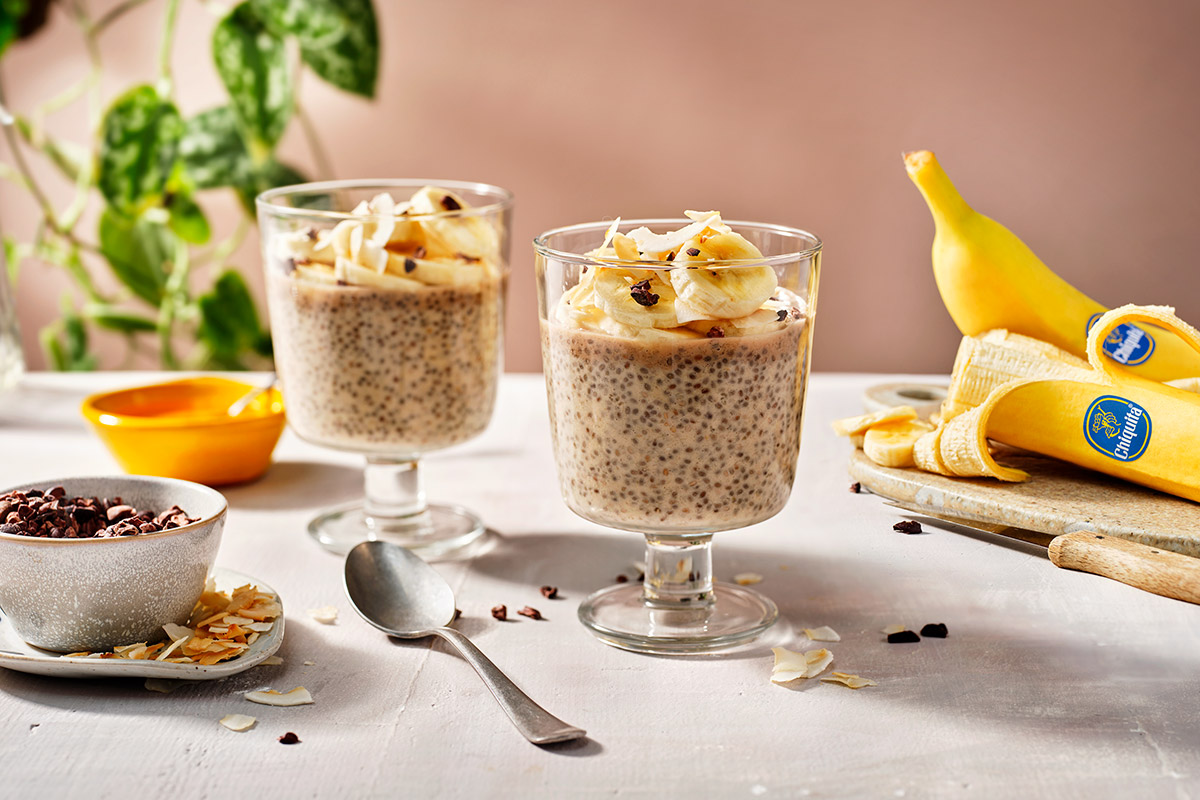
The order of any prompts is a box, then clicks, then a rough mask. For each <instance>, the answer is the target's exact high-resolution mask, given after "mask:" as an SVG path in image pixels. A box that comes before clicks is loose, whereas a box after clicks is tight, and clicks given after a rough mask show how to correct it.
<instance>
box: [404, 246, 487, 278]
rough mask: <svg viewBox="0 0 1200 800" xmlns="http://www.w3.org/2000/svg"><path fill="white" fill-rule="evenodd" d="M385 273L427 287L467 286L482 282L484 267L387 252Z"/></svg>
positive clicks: (463, 262) (462, 262) (480, 264)
mask: <svg viewBox="0 0 1200 800" xmlns="http://www.w3.org/2000/svg"><path fill="white" fill-rule="evenodd" d="M387 272H388V273H389V274H391V275H395V276H397V277H400V278H405V279H407V280H410V281H418V282H420V283H424V284H426V285H428V286H467V285H470V284H475V283H480V282H482V280H483V276H484V267H483V264H482V263H479V264H473V263H470V262H466V261H458V262H454V261H430V260H428V259H425V258H413V257H411V256H401V255H397V254H396V253H391V252H389V253H388V264H387Z"/></svg>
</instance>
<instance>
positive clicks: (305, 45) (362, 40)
mask: <svg viewBox="0 0 1200 800" xmlns="http://www.w3.org/2000/svg"><path fill="white" fill-rule="evenodd" d="M250 2H251V3H252V4H253V6H254V10H255V12H257V14H258V16H259V18H260V19H262V20H263V21H264V22H265V23H266V25H267V27H268V28H270V29H271V30H272V31H274V32H275V33H276V34H278V35H280V36H284V35H291V36H295V37H296V38H297V39H298V40H299V42H300V57H301V58H302V59H303V60H304V63H305V64H307V65H308V66H309V67H311V68H312V70H313V72H315V73H317V74H318V75H320V76H321V77H322V78H324V79H325V80H326V81H328V82H329V83H332V84H333V85H334V86H336V87H338V88H339V89H344V90H345V91H347V92H353V93H354V94H359V95H362V96H363V97H374V96H375V83H376V80H377V79H378V77H379V27H378V23H377V22H376V19H375V8H374V7H373V6H372V4H371V0H250Z"/></svg>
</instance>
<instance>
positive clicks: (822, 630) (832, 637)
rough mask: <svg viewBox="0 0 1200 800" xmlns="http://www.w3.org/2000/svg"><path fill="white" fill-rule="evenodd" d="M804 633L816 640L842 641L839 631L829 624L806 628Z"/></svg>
mask: <svg viewBox="0 0 1200 800" xmlns="http://www.w3.org/2000/svg"><path fill="white" fill-rule="evenodd" d="M804 635H805V636H807V637H808V638H809V639H812V640H813V641H814V642H840V641H841V640H842V637H841V636H838V632H837V631H835V630H834V629H833V628H831V627H829V626H828V625H822V626H821V627H819V628H805V629H804Z"/></svg>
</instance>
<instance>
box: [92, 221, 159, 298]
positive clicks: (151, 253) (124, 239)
mask: <svg viewBox="0 0 1200 800" xmlns="http://www.w3.org/2000/svg"><path fill="white" fill-rule="evenodd" d="M160 213H161V212H160ZM175 245H176V239H175V234H174V233H172V232H171V230H170V229H169V228H167V227H166V226H164V225H161V224H159V223H157V222H151V221H149V220H146V219H139V220H136V221H134V220H129V219H126V218H125V217H122V216H121V215H120V214H117V213H116V212H114V211H113V210H112V209H105V210H104V213H103V214H102V215H101V216H100V252H101V253H102V254H103V255H104V257H105V258H107V259H108V263H109V266H111V267H112V271H113V272H114V273H115V274H116V276H117V277H118V278H119V279H120V280H121V283H123V284H125V285H126V286H127V287H129V289H130V291H132V292H133V293H134V294H135V295H137V296H138V297H140V298H141V299H143V300H145V301H146V302H147V303H149V304H150V305H152V306H155V307H157V306H158V304H159V303H160V302H161V301H162V297H163V289H164V287H165V286H166V283H167V272H168V271H169V270H168V269H167V265H168V264H170V263H172V261H173V259H174V257H175Z"/></svg>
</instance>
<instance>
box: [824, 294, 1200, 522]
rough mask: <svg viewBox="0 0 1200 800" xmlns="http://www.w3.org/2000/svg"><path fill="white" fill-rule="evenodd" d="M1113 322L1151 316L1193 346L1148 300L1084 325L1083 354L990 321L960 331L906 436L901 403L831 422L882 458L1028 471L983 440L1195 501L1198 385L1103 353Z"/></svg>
mask: <svg viewBox="0 0 1200 800" xmlns="http://www.w3.org/2000/svg"><path fill="white" fill-rule="evenodd" d="M1121 325H1152V326H1155V330H1162V331H1164V332H1170V333H1171V334H1172V335H1174V336H1176V337H1178V338H1179V340H1180V341H1183V342H1185V343H1186V344H1188V346H1189V347H1191V348H1193V349H1194V350H1195V351H1196V352H1197V353H1198V354H1200V332H1198V331H1197V330H1196V329H1195V328H1193V327H1191V326H1190V325H1188V324H1187V323H1185V322H1183V321H1182V320H1180V319H1179V318H1178V317H1176V316H1175V314H1174V312H1173V310H1172V309H1169V308H1164V307H1158V306H1132V305H1130V306H1123V307H1121V308H1118V309H1115V310H1113V311H1109V312H1107V313H1105V314H1103V315H1102V316H1101V317H1100V319H1099V320H1098V321H1097V323H1096V324H1095V326H1094V328H1093V330H1092V332H1091V333H1090V334H1089V336H1088V340H1087V343H1086V345H1085V346H1086V352H1087V356H1088V361H1087V362H1086V364H1085V363H1084V362H1080V361H1079V360H1078V359H1075V358H1074V357H1073V356H1072V355H1070V354H1069V353H1065V352H1063V351H1059V350H1057V349H1055V348H1052V347H1050V346H1048V345H1046V344H1045V343H1044V342H1038V341H1036V340H1032V339H1028V338H1026V337H1018V336H1014V335H1012V334H1009V333H1007V332H1006V331H991V332H989V333H987V334H984V335H982V336H977V337H967V339H965V340H964V342H963V347H962V348H960V351H959V359H958V360H957V361H956V362H955V366H954V373H953V375H952V377H951V386H950V392H949V394H948V396H947V399H946V402H945V403H944V404H943V406H942V413H941V415H940V418H938V419H936V420H933V421H931V423H930V424H929V426H928V427H927V429H926V431H925V432H924V433H920V434H919V435H916V431H915V429H914V428H915V425H914V423H916V422H919V420H915V419H913V417H915V414H913V413H911V412H912V409H911V408H907V409H906V408H904V407H901V408H898V409H892V410H891V411H890V412H876V413H875V414H873V415H865V416H863V417H854V418H851V419H849V420H840V421H839V422H838V423H835V431H836V432H839V433H842V434H844V435H850V436H855V435H858V436H862V445H861V446H862V447H863V450H864V452H865V453H866V455H867V456H868V458H870V459H871V460H872V461H874V462H875V463H878V464H881V465H883V466H916V467H918V468H920V469H923V470H925V471H928V472H936V473H939V474H942V475H956V476H987V477H992V478H998V479H999V480H1002V481H1022V480H1026V479H1027V478H1028V475H1027V474H1026V473H1024V472H1023V471H1021V470H1017V469H1013V468H1011V467H1006V466H1004V465H1002V464H999V463H997V462H996V461H995V459H994V457H993V455H992V451H991V449H990V447H989V440H990V441H996V442H1002V443H1004V444H1008V445H1012V446H1014V447H1020V448H1022V449H1025V450H1029V451H1032V452H1036V453H1041V454H1043V455H1048V456H1052V457H1054V458H1058V459H1062V460H1063V461H1069V462H1071V463H1073V464H1078V465H1079V466H1082V467H1086V468H1088V469H1094V470H1096V471H1099V472H1104V473H1107V474H1109V475H1113V476H1115V477H1118V478H1123V479H1125V480H1129V481H1132V482H1134V483H1140V484H1142V485H1144V486H1149V487H1152V488H1154V489H1158V490H1160V491H1164V492H1168V493H1170V494H1174V495H1177V496H1179V497H1184V498H1187V499H1189V500H1195V501H1200V394H1196V393H1195V392H1193V391H1188V390H1187V388H1191V387H1186V388H1185V387H1183V386H1173V385H1171V384H1169V383H1159V382H1156V381H1151V380H1148V379H1146V378H1144V377H1142V376H1140V375H1138V374H1137V373H1136V372H1135V371H1134V370H1132V369H1130V368H1129V367H1126V366H1124V365H1122V364H1120V363H1118V362H1116V361H1114V360H1113V359H1111V358H1109V357H1108V356H1107V355H1106V354H1105V353H1104V351H1103V349H1102V348H1103V342H1104V340H1105V338H1106V337H1108V336H1109V335H1111V333H1112V331H1114V330H1117V329H1118V328H1119V327H1120V326H1121ZM964 353H966V354H967V355H966V356H964ZM972 404H973V405H972ZM894 429H901V430H902V431H903V435H900V436H896V435H894V434H893V430H894ZM880 430H881V431H883V433H882V434H880V437H881V438H882V439H883V440H884V441H887V442H889V443H890V446H891V449H889V450H885V451H884V452H883V453H882V455H880V453H879V445H876V448H875V449H874V450H873V449H872V448H869V447H868V444H869V443H870V441H871V439H872V436H873V434H875V433H876V431H880ZM914 435H916V438H915V440H913V439H912V437H913V436H914ZM906 448H908V449H907V450H906Z"/></svg>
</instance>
